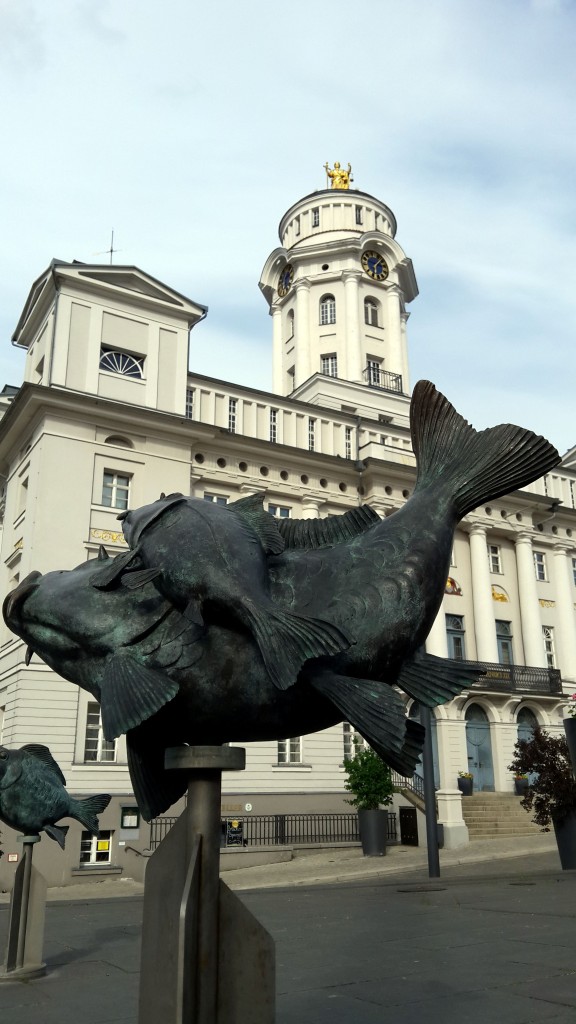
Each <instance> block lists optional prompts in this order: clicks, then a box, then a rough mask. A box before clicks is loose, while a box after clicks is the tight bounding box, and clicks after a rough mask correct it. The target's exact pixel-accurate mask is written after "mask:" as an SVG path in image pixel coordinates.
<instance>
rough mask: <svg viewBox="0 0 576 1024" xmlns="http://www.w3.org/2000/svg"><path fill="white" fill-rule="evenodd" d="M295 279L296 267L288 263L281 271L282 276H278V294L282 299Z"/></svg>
mask: <svg viewBox="0 0 576 1024" xmlns="http://www.w3.org/2000/svg"><path fill="white" fill-rule="evenodd" d="M293 280H294V267H293V266H292V264H291V263H287V264H286V266H285V267H284V270H282V271H281V273H280V277H279V278H278V295H279V296H280V298H281V299H282V298H283V297H284V296H285V295H287V293H288V292H289V291H290V286H291V284H292V281H293Z"/></svg>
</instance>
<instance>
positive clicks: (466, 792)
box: [458, 772, 474, 796]
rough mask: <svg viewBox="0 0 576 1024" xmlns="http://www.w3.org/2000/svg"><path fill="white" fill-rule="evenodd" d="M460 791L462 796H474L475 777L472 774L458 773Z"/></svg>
mask: <svg viewBox="0 0 576 1024" xmlns="http://www.w3.org/2000/svg"><path fill="white" fill-rule="evenodd" d="M458 789H459V790H460V792H461V793H462V796H472V793H473V792H474V776H473V775H472V772H458Z"/></svg>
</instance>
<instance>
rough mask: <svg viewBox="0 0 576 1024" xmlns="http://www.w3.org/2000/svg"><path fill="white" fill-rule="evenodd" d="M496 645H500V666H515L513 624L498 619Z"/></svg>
mask: <svg viewBox="0 0 576 1024" xmlns="http://www.w3.org/2000/svg"><path fill="white" fill-rule="evenodd" d="M496 643H497V644H498V661H499V662H500V664H501V665H513V664H514V658H513V656H512V623H511V622H505V621H504V620H503V619H496Z"/></svg>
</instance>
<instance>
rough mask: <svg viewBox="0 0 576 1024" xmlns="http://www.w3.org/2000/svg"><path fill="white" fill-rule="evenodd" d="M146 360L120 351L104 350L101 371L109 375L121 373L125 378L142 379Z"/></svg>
mask: <svg viewBox="0 0 576 1024" xmlns="http://www.w3.org/2000/svg"><path fill="white" fill-rule="evenodd" d="M143 367H144V360H143V359H138V358H137V357H136V356H131V355H130V354H129V353H128V352H121V351H120V350H119V349H102V353H101V355H100V369H101V370H107V371H108V373H121V374H122V375H123V376H124V377H138V378H141V377H142V372H143Z"/></svg>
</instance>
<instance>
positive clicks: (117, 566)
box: [90, 548, 139, 590]
mask: <svg viewBox="0 0 576 1024" xmlns="http://www.w3.org/2000/svg"><path fill="white" fill-rule="evenodd" d="M138 554H139V552H138V548H135V549H134V551H123V552H122V554H121V555H116V558H111V559H109V561H107V562H105V563H102V562H100V560H99V561H98V565H103V564H104V565H105V568H101V569H99V570H98V572H95V573H94V575H93V576H91V577H90V583H91V584H92V586H93V587H95V588H96V590H104V588H105V587H109V586H110V584H111V583H116V582H117V581H118V580H119V579H120V577H121V575H122V573H123V572H124V571H125V570H126V569H127V568H128V566H129V565H131V564H132V563H134V564H136V563H137V560H138Z"/></svg>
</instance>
